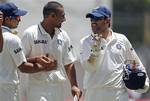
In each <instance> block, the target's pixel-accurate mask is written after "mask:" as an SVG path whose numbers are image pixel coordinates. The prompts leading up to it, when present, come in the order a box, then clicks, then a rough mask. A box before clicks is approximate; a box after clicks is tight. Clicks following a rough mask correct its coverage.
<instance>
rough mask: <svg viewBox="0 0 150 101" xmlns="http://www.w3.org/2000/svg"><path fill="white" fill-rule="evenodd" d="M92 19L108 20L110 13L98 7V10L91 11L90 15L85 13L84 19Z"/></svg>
mask: <svg viewBox="0 0 150 101" xmlns="http://www.w3.org/2000/svg"><path fill="white" fill-rule="evenodd" d="M93 17H98V18H99V17H107V18H110V17H111V11H110V10H109V9H108V8H106V7H104V6H101V7H98V8H95V9H93V10H92V12H91V13H87V14H86V18H93Z"/></svg>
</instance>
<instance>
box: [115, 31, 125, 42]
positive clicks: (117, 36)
mask: <svg viewBox="0 0 150 101" xmlns="http://www.w3.org/2000/svg"><path fill="white" fill-rule="evenodd" d="M113 34H114V35H115V37H116V38H117V39H118V40H126V39H127V37H126V36H125V34H122V33H117V32H113Z"/></svg>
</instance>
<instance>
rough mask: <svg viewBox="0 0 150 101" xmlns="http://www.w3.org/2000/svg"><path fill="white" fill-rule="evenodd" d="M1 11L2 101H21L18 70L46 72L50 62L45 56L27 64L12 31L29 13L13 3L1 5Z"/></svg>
mask: <svg viewBox="0 0 150 101" xmlns="http://www.w3.org/2000/svg"><path fill="white" fill-rule="evenodd" d="M0 11H1V12H0V101H19V97H18V85H19V83H20V82H19V81H20V80H19V75H18V70H20V71H21V72H24V73H34V72H39V71H43V70H44V71H45V70H47V69H48V67H46V66H47V65H49V63H50V62H49V61H48V58H47V57H44V56H39V57H36V58H32V59H28V60H30V61H31V60H32V61H33V59H35V60H36V61H35V62H34V63H29V62H27V60H26V57H25V54H24V53H23V50H22V45H21V40H20V38H19V37H18V36H16V35H14V34H13V33H12V31H11V29H13V28H16V27H17V26H18V24H19V22H20V20H21V19H20V16H24V15H25V14H26V13H27V11H25V10H21V9H18V7H17V6H16V5H15V4H13V3H3V4H0ZM1 25H2V26H1ZM43 60H45V61H43ZM37 62H39V63H41V65H40V64H37ZM44 66H45V67H44Z"/></svg>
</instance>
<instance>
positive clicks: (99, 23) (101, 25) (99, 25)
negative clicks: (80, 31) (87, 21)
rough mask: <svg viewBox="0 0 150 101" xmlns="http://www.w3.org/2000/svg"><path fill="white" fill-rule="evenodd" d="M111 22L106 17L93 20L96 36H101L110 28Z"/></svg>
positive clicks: (92, 24)
mask: <svg viewBox="0 0 150 101" xmlns="http://www.w3.org/2000/svg"><path fill="white" fill-rule="evenodd" d="M109 24H110V20H109V19H108V18H105V17H100V18H91V28H92V31H93V33H94V34H99V33H102V32H104V31H106V29H107V28H108V27H109Z"/></svg>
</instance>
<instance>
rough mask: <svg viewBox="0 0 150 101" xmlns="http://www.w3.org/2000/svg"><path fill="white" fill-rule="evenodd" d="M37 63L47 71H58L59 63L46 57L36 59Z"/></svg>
mask: <svg viewBox="0 0 150 101" xmlns="http://www.w3.org/2000/svg"><path fill="white" fill-rule="evenodd" d="M36 62H37V63H39V64H40V65H42V66H43V68H44V70H45V71H50V70H55V69H57V61H56V60H55V59H52V58H48V57H46V56H39V57H37V58H36Z"/></svg>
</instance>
